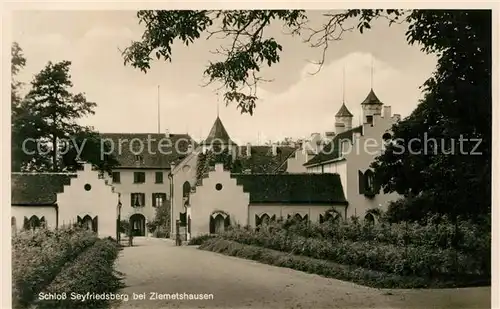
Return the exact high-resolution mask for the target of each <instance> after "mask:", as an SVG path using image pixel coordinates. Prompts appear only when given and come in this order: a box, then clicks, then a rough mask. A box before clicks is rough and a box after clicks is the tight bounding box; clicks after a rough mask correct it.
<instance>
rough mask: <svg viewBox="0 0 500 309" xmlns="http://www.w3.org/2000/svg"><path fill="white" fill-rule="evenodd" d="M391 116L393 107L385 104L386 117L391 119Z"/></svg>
mask: <svg viewBox="0 0 500 309" xmlns="http://www.w3.org/2000/svg"><path fill="white" fill-rule="evenodd" d="M389 118H391V107H390V106H384V119H389Z"/></svg>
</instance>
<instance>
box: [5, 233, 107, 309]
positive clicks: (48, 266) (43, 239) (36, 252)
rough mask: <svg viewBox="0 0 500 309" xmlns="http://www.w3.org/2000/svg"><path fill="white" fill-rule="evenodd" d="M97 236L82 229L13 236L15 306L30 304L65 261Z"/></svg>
mask: <svg viewBox="0 0 500 309" xmlns="http://www.w3.org/2000/svg"><path fill="white" fill-rule="evenodd" d="M97 240H98V238H97V236H96V235H95V234H93V233H92V232H89V231H86V230H81V229H61V230H58V231H49V230H45V229H39V230H36V231H24V232H21V233H18V234H17V235H16V236H14V237H13V239H12V297H13V306H14V308H27V307H28V306H29V304H30V303H32V302H33V301H34V300H35V298H36V297H37V294H38V293H39V292H40V291H41V290H42V289H43V288H44V287H45V286H46V285H48V284H49V283H50V282H51V281H52V280H53V279H54V278H55V277H56V275H57V274H58V273H59V272H60V271H61V269H62V268H63V267H64V265H65V264H66V263H68V262H71V261H73V260H74V259H75V258H76V257H77V256H78V255H79V254H80V253H82V252H83V251H84V250H85V249H87V248H89V247H90V246H92V245H93V244H94V243H95V242H96V241H97Z"/></svg>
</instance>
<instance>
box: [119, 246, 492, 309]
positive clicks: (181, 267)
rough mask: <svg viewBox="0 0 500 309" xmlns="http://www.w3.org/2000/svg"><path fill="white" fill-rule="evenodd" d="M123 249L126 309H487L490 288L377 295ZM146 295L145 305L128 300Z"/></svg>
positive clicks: (260, 269)
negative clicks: (168, 296)
mask: <svg viewBox="0 0 500 309" xmlns="http://www.w3.org/2000/svg"><path fill="white" fill-rule="evenodd" d="M134 242H135V244H136V245H137V246H134V247H131V248H124V250H123V251H122V252H121V256H120V258H119V259H118V265H117V266H118V270H119V271H121V272H123V273H125V275H126V281H125V283H126V285H127V287H126V288H125V289H124V290H123V293H126V294H127V295H128V296H129V297H130V298H129V301H126V302H123V303H122V304H121V305H120V309H126V308H151V309H154V308H193V309H194V308H207V309H208V308H210V309H211V308H214V309H215V308H232V309H239V308H257V309H268V308H270V309H274V308H280V309H281V308H283V309H285V308H286V309H295V308H318V309H319V308H325V309H326V308H443V309H446V308H450V309H451V308H453V309H455V308H456V309H460V308H463V309H466V308H467V309H472V308H478V309H480V308H489V307H490V288H471V289H445V290H378V289H373V288H368V287H363V286H359V285H355V284H353V283H349V282H344V281H339V280H334V279H327V278H323V277H320V276H317V275H311V274H306V273H303V272H299V271H294V270H291V269H286V268H279V267H274V266H269V265H264V264H260V263H257V262H253V261H248V260H244V259H239V258H234V257H229V256H224V255H221V254H217V253H213V252H207V251H202V250H197V249H196V248H194V247H185V246H184V247H175V246H174V245H173V242H171V241H170V240H162V239H154V238H137V239H135V240H134ZM134 293H135V295H139V294H142V295H144V294H143V293H145V294H146V299H145V300H132V295H134ZM151 293H159V294H164V295H166V294H171V293H180V294H181V295H186V296H187V297H189V295H188V294H184V293H192V294H212V295H213V299H206V300H172V299H170V300H167V299H163V300H162V299H156V300H154V299H149V298H150V295H151Z"/></svg>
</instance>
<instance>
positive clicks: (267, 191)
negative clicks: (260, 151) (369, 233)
mask: <svg viewBox="0 0 500 309" xmlns="http://www.w3.org/2000/svg"><path fill="white" fill-rule="evenodd" d="M231 177H233V178H236V182H237V184H239V185H242V186H243V191H244V192H248V193H249V194H250V203H291V204H292V203H295V204H301V203H304V204H334V203H339V204H340V203H342V204H343V203H347V201H346V199H345V196H344V190H343V189H342V183H341V181H340V176H339V175H338V174H261V175H258V174H256V175H242V174H233V175H231Z"/></svg>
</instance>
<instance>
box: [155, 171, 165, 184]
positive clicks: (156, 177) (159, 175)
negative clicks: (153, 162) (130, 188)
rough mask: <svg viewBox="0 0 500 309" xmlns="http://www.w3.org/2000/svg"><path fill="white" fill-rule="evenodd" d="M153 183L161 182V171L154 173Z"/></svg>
mask: <svg viewBox="0 0 500 309" xmlns="http://www.w3.org/2000/svg"><path fill="white" fill-rule="evenodd" d="M155 183H163V172H156V173H155Z"/></svg>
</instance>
